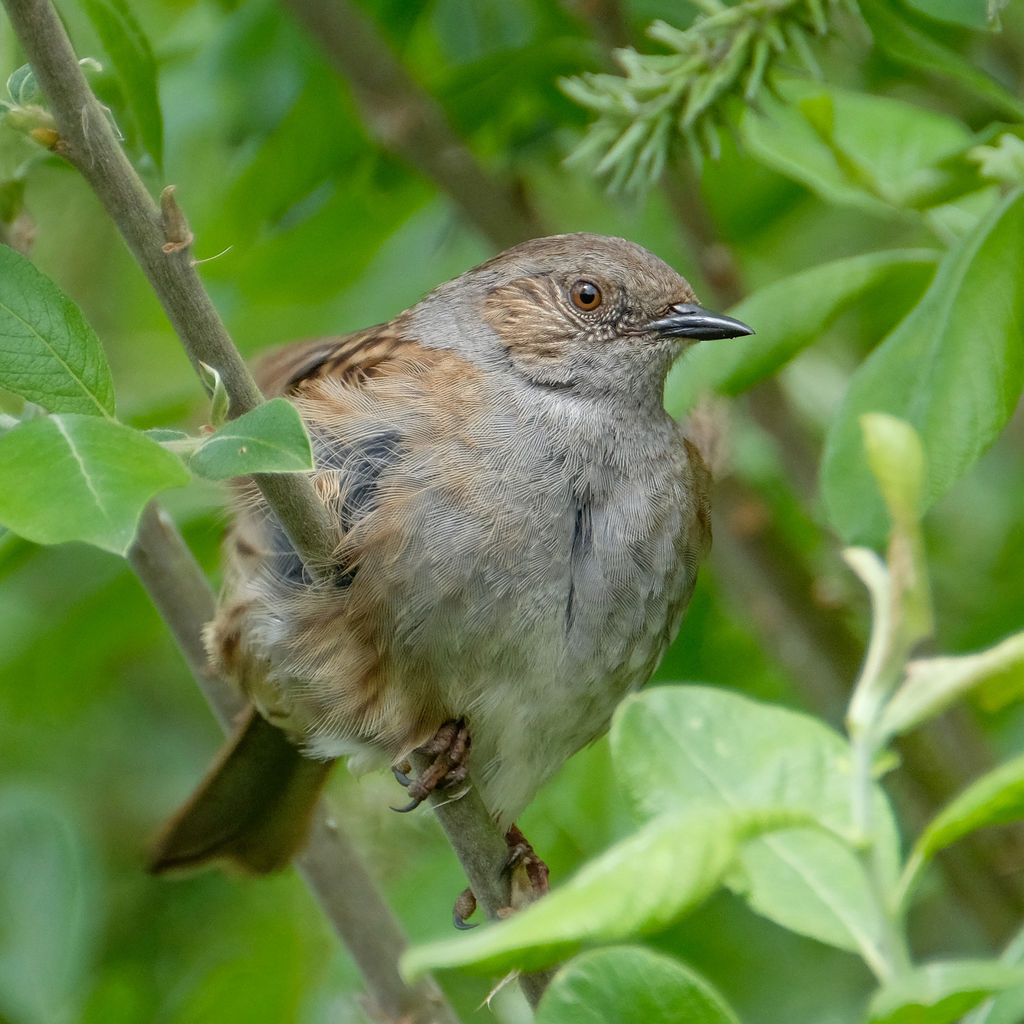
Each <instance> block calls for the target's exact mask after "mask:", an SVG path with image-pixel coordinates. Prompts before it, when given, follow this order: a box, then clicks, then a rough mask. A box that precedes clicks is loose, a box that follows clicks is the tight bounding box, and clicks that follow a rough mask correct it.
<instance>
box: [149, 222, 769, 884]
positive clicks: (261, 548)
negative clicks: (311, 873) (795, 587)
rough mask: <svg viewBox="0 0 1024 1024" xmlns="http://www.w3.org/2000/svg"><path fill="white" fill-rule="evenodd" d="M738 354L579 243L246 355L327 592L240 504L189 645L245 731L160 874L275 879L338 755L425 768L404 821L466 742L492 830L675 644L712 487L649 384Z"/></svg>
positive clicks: (593, 238) (648, 283)
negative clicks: (231, 873)
mask: <svg viewBox="0 0 1024 1024" xmlns="http://www.w3.org/2000/svg"><path fill="white" fill-rule="evenodd" d="M751 333H752V331H751V329H750V328H749V327H747V326H746V325H745V324H742V323H740V322H739V321H737V320H733V319H731V318H730V317H727V316H721V315H718V314H715V313H710V312H708V311H707V310H705V309H702V308H701V307H700V306H699V305H697V304H696V300H695V298H694V294H693V291H692V290H691V288H690V286H689V284H687V282H686V281H685V280H684V279H683V278H682V277H680V276H679V274H677V273H676V272H675V271H674V270H672V269H671V268H670V267H669V266H667V265H666V264H665V263H663V262H662V261H661V260H659V259H658V258H656V257H655V256H653V255H652V254H651V253H649V252H647V251H646V250H645V249H642V248H641V247H640V246H638V245H635V244H634V243H632V242H628V241H626V240H624V239H621V238H606V237H602V236H599V235H591V234H573V235H558V236H555V237H552V238H539V239H535V240H533V241H529V242H524V243H523V244H521V245H518V246H516V247H514V248H512V249H509V250H508V251H507V252H503V253H501V254H500V255H498V256H496V257H494V258H493V259H491V260H489V261H488V262H486V263H484V264H482V265H481V266H479V267H475V268H474V269H472V270H469V271H467V272H466V273H464V274H462V275H461V276H460V277H457V278H455V280H453V281H449V282H448V283H447V284H443V285H441V286H440V287H439V288H437V289H436V290H435V291H433V292H432V293H431V294H430V295H428V296H427V297H426V298H425V299H423V301H422V302H420V303H418V304H417V305H416V306H413V307H412V308H411V309H408V310H406V311H405V312H404V313H401V314H400V315H399V316H398V317H396V318H395V319H394V320H392V321H391V322H390V323H388V324H384V325H382V326H379V327H372V328H369V329H368V330H365V331H360V332H357V333H355V334H350V335H347V336H345V337H342V338H334V339H329V340H327V341H316V342H312V343H302V344H298V345H294V346H291V347H288V348H285V349H283V350H281V351H279V352H278V353H276V354H275V355H272V356H271V357H270V358H269V359H268V360H266V361H265V363H264V364H263V367H262V381H263V384H264V389H265V391H266V392H267V393H268V394H271V395H273V394H279V395H285V396H287V397H288V398H289V399H290V400H291V401H292V402H294V403H295V405H296V406H297V408H298V410H299V412H300V413H301V414H302V417H303V419H304V420H305V423H306V425H307V427H308V429H309V433H310V436H311V438H312V442H313V448H314V453H315V459H316V465H317V469H316V471H315V475H314V480H315V484H316V488H317V490H318V492H319V494H320V495H321V497H322V498H323V500H324V502H326V504H327V505H328V507H329V509H330V510H331V513H332V515H333V516H334V518H335V521H336V522H337V524H338V528H339V536H340V543H339V546H338V548H337V551H336V567H335V569H336V571H335V574H334V576H333V578H332V579H330V580H328V581H318V580H314V579H313V578H312V577H311V576H310V575H309V573H308V572H307V571H306V570H305V569H304V567H303V565H302V563H301V561H300V560H299V558H298V556H297V555H296V553H295V552H294V550H293V549H292V548H291V546H290V545H289V543H288V541H287V538H286V537H285V535H284V532H283V531H282V529H281V527H280V525H279V524H278V522H277V520H276V519H275V518H274V516H273V514H272V513H271V512H270V511H269V510H268V508H267V506H266V505H265V504H264V502H263V501H262V499H261V498H260V496H259V495H258V493H257V492H256V491H255V490H254V489H252V488H248V489H246V490H245V491H244V493H243V496H242V498H241V500H240V501H239V503H238V509H237V515H236V520H235V524H234V527H233V529H232V531H231V533H230V535H229V537H228V539H227V545H226V546H227V560H228V561H227V576H226V583H225V593H224V597H223V600H222V603H221V607H220V610H219V612H218V615H217V618H216V620H215V621H214V622H213V623H212V624H211V625H210V626H209V628H208V633H207V644H208V647H209V650H210V654H211V658H212V661H213V663H214V665H215V666H216V667H217V668H218V669H219V670H220V671H221V672H223V673H224V674H225V675H226V676H228V677H229V678H231V679H233V680H235V681H237V683H238V684H239V685H240V686H241V688H242V689H243V690H244V692H245V693H246V694H247V696H248V697H249V698H250V699H251V700H252V702H253V704H254V705H255V706H256V708H257V710H258V711H259V715H260V716H262V718H261V717H259V716H255V715H254V716H253V717H252V718H251V719H250V721H249V723H248V724H247V726H246V727H245V728H244V729H243V730H242V732H241V733H240V734H239V736H238V737H236V739H235V741H234V745H233V746H231V747H230V748H229V749H228V751H227V753H226V754H225V755H223V756H222V758H221V760H220V761H219V762H218V764H217V765H216V766H215V768H214V770H213V771H212V772H211V774H210V776H209V777H208V778H207V780H206V782H205V783H204V785H203V787H202V788H201V789H200V791H199V793H198V794H197V796H196V797H194V798H193V800H192V802H191V803H190V804H189V805H187V806H186V808H185V809H184V810H183V811H182V812H181V813H180V814H179V816H178V817H177V818H176V819H175V820H174V821H173V822H172V823H171V824H170V826H168V828H167V830H166V831H165V832H164V834H163V835H162V836H161V838H160V840H159V841H158V844H157V848H156V851H155V856H154V862H153V867H154V869H155V870H163V869H166V868H172V867H178V866H189V865H196V864H200V863H203V862H205V861H207V860H211V859H217V858H221V859H226V860H229V861H234V862H235V863H236V864H238V865H240V866H242V867H243V868H247V869H249V870H253V871H265V870H270V869H273V868H276V867H279V866H282V865H283V864H285V863H286V862H287V861H288V860H289V859H290V858H291V856H292V855H293V853H294V852H295V851H296V849H297V848H298V847H299V846H300V845H301V843H302V841H303V838H304V834H305V829H306V826H307V823H308V821H309V818H310V814H311V811H312V807H313V804H314V802H315V799H316V796H317V794H318V792H319V790H320V787H321V785H322V783H323V781H324V779H325V777H326V773H327V770H328V768H329V766H330V764H331V762H332V761H333V759H336V758H339V757H342V756H348V757H350V758H351V759H352V762H353V764H354V766H355V767H357V768H366V767H369V766H372V765H374V764H377V763H380V764H387V763H389V762H390V763H392V764H395V763H398V762H401V761H402V760H403V758H405V757H406V756H407V755H408V754H409V753H410V752H411V751H412V750H414V749H417V748H421V747H424V745H427V749H429V750H431V751H432V752H438V751H440V752H441V754H440V756H439V758H438V761H437V765H438V767H437V768H436V770H435V771H433V772H432V773H431V772H428V773H426V774H427V775H428V776H429V777H428V778H427V779H421V780H416V781H414V782H413V783H412V786H411V787H410V792H411V793H412V804H415V803H418V802H419V800H420V799H422V798H423V796H425V795H426V793H427V791H429V789H430V788H431V786H432V785H433V784H436V783H438V782H441V783H444V782H446V781H448V780H449V779H450V778H452V777H455V778H458V777H464V773H463V771H462V770H461V768H460V767H459V765H460V761H464V758H460V756H459V755H460V754H464V752H465V751H466V750H467V749H468V745H469V740H470V738H471V740H472V765H473V772H472V781H473V783H474V784H475V785H476V786H477V787H478V788H479V790H480V793H481V795H482V797H483V800H484V803H485V804H486V806H487V807H488V809H489V810H490V811H491V812H492V814H493V815H494V816H495V818H496V819H497V821H498V822H499V823H500V824H501V825H502V826H503V827H507V826H509V825H510V824H511V823H512V821H513V820H514V819H515V817H516V815H518V814H519V813H520V811H522V810H523V808H524V807H525V806H526V804H527V803H528V801H529V800H530V799H531V797H532V796H533V794H534V793H535V792H536V790H537V789H538V787H539V786H540V785H541V784H542V783H543V782H545V781H546V780H547V779H548V778H549V777H550V776H551V775H552V774H553V773H554V772H555V770H556V769H557V768H558V767H559V766H560V765H561V764H562V762H563V761H565V760H566V759H567V758H568V757H570V756H571V755H572V754H573V753H575V752H576V751H577V750H579V749H580V748H581V747H583V746H584V745H585V744H587V743H589V742H590V741H591V740H593V739H594V738H595V737H597V736H599V735H601V734H602V733H603V732H604V731H605V730H606V729H607V728H608V724H609V720H610V718H611V714H612V712H613V710H614V708H615V706H616V704H617V703H618V702H619V700H620V699H621V698H622V697H623V696H624V695H625V694H626V693H628V692H629V691H631V690H634V689H636V688H638V687H640V686H642V685H643V684H644V683H645V682H646V681H647V679H648V678H649V677H650V675H651V673H652V672H653V671H654V669H655V667H656V666H657V664H658V661H659V660H660V658H661V656H662V655H663V654H664V652H665V649H666V647H667V646H668V645H669V643H670V642H671V641H672V639H673V638H674V637H675V635H676V633H677V631H678V629H679V625H680V622H681V620H682V616H683V612H684V611H685V609H686V605H687V603H688V601H689V599H690V595H691V593H692V592H693V587H694V581H695V578H696V574H697V566H698V563H699V562H700V560H701V557H702V556H703V555H704V554H705V553H706V551H707V549H708V546H709V544H710V539H711V536H710V524H709V517H708V487H709V481H708V475H707V471H706V469H705V467H704V464H703V462H702V461H701V458H700V455H699V454H698V453H697V451H696V449H695V448H693V446H692V445H690V444H689V442H688V441H687V440H686V439H685V438H684V436H683V434H682V431H681V429H680V427H679V426H678V424H676V423H675V422H674V421H673V420H672V419H671V418H670V417H669V416H668V415H667V414H666V412H665V410H664V407H663V404H662V390H663V386H664V383H665V376H666V374H667V372H668V370H669V367H670V366H671V365H672V362H673V361H674V360H675V359H676V357H677V356H678V355H679V354H680V353H681V352H682V350H683V349H684V348H685V347H686V346H687V345H688V344H690V343H691V342H693V341H696V340H699V339H702V338H730V337H736V336H739V335H745V334H751ZM267 722H269V723H271V724H272V725H273V726H275V727H276V728H271V727H270V726H268V725H267V724H266V723H267ZM278 730H281V731H280V732H279V731H278ZM285 735H287V737H288V739H287V740H286V739H285V738H284V737H285ZM293 744H295V745H294V746H293ZM299 750H301V751H302V755H304V756H300V754H299V753H298V751H299ZM453 765H454V766H455V767H454V768H453Z"/></svg>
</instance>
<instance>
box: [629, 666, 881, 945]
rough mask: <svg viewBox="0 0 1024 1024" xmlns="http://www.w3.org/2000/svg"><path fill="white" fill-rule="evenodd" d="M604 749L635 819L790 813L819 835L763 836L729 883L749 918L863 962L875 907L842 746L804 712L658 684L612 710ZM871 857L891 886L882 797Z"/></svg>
mask: <svg viewBox="0 0 1024 1024" xmlns="http://www.w3.org/2000/svg"><path fill="white" fill-rule="evenodd" d="M611 738H612V751H613V756H614V760H615V764H616V766H617V769H618V772H619V778H620V780H621V781H622V783H623V785H624V786H625V789H626V792H627V795H628V796H629V798H630V799H631V801H632V803H633V805H634V807H635V808H636V810H637V812H638V813H640V814H642V815H644V816H646V817H650V816H652V815H655V814H660V813H664V812H666V811H670V810H672V809H675V808H689V809H690V811H691V812H696V811H697V810H702V811H708V812H712V811H717V812H718V813H723V812H729V813H733V814H736V813H744V812H749V811H750V810H752V809H757V808H766V809H767V808H771V809H776V810H779V809H788V810H790V811H791V812H793V813H797V812H799V813H802V814H804V815H805V816H806V817H807V818H808V819H810V820H812V821H815V822H818V823H820V825H821V828H820V829H806V828H804V829H799V830H797V829H794V830H790V831H785V832H782V831H778V832H772V833H770V834H767V835H765V836H763V837H761V838H760V839H757V840H756V841H752V842H750V843H748V844H745V845H744V846H743V847H742V849H741V850H740V851H739V858H740V863H741V865H742V868H743V871H742V874H734V875H733V876H730V885H731V886H732V888H734V889H735V890H736V891H737V892H738V893H739V894H740V895H741V896H742V897H743V898H744V899H746V900H747V902H748V903H749V904H750V905H751V907H752V908H753V909H754V910H756V911H757V912H758V913H760V914H763V915H764V916H765V917H769V918H771V919H772V920H774V921H776V922H778V923H779V924H782V925H784V926H785V927H787V928H790V929H792V930H793V931H797V932H801V933H802V934H805V935H810V936H812V937H813V938H816V939H818V940H820V941H822V942H827V943H829V944H831V945H834V946H838V947H840V948H843V949H857V950H860V951H861V952H862V953H865V954H866V955H868V956H871V955H873V954H874V952H875V951H877V949H878V948H879V944H880V942H881V935H882V929H883V923H882V921H881V920H880V917H879V914H880V911H879V908H878V902H877V899H876V898H875V896H874V894H873V893H872V891H871V886H870V884H869V882H868V880H867V878H866V877H865V874H864V871H863V867H862V865H861V862H860V860H859V859H858V857H857V854H856V852H855V851H854V850H853V849H852V847H851V846H850V844H849V843H847V842H845V841H844V840H843V839H841V838H837V836H844V835H847V834H849V833H850V832H851V831H852V819H851V808H850V794H851V788H852V787H851V779H850V768H849V765H850V753H849V747H848V745H847V744H846V742H845V741H844V740H843V739H842V738H841V737H840V736H838V735H837V734H836V733H834V732H833V731H832V730H831V729H829V728H827V727H826V726H824V725H823V724H822V723H821V722H819V721H817V720H816V719H813V718H811V717H809V716H807V715H803V714H799V713H797V712H794V711H789V710H786V709H784V708H778V707H772V706H770V705H766V704H761V703H759V702H757V701H753V700H750V699H749V698H747V697H742V696H740V695H738V694H735V693H730V692H728V691H726V690H721V689H711V688H707V687H699V686H686V687H681V686H680V687H659V688H657V689H654V690H649V691H647V692H645V693H643V694H639V695H637V696H635V697H630V698H629V699H628V700H627V701H626V702H625V703H624V704H623V705H621V706H620V708H619V710H618V712H617V713H616V716H615V719H614V721H613V724H612V737H611ZM873 817H874V835H873V839H874V841H875V842H876V843H877V844H878V860H879V863H880V864H881V866H882V868H883V870H884V872H885V874H886V876H887V879H888V880H889V881H888V882H887V884H891V885H892V886H895V880H896V869H897V859H898V841H897V836H896V829H895V825H894V823H893V819H892V814H891V811H890V809H889V807H888V804H887V803H886V801H885V799H884V797H883V796H882V794H881V792H880V791H876V792H875V800H874V804H873Z"/></svg>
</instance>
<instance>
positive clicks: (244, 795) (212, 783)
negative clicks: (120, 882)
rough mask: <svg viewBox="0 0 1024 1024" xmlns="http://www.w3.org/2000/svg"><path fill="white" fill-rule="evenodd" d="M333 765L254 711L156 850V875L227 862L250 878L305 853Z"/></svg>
mask: <svg viewBox="0 0 1024 1024" xmlns="http://www.w3.org/2000/svg"><path fill="white" fill-rule="evenodd" d="M332 764H333V762H332V761H313V760H310V759H309V758H307V757H303V755H302V754H301V753H299V751H298V750H297V749H296V747H295V746H294V745H293V744H292V743H290V742H289V740H288V738H287V737H286V736H285V734H284V733H283V732H281V730H280V729H277V728H275V727H274V726H272V725H270V724H269V723H268V722H267V721H266V720H265V719H263V718H262V717H261V716H260V715H259V714H257V713H256V712H255V711H253V712H252V713H251V714H250V715H249V717H248V719H247V720H246V721H245V723H244V724H243V725H242V727H241V728H240V729H239V731H238V732H237V733H236V734H235V736H234V737H233V738H232V739H231V740H230V741H229V742H228V743H227V745H226V746H225V747H224V749H223V750H222V752H221V754H220V756H219V757H218V759H217V761H216V763H215V764H214V765H213V767H212V768H211V769H210V772H209V774H208V775H207V776H206V778H205V779H204V780H203V782H202V783H201V784H200V786H199V788H198V789H197V790H196V792H195V793H194V794H193V795H192V797H191V798H190V799H189V801H188V803H186V804H185V806H184V807H182V809H181V810H180V811H179V812H178V813H177V814H176V815H175V817H174V818H173V819H172V820H171V821H170V822H169V823H168V824H167V825H166V826H165V828H164V829H163V831H162V832H161V833H160V834H159V835H158V836H157V838H156V840H155V841H154V843H153V845H152V847H151V850H150V861H149V870H150V871H151V872H153V873H154V874H162V873H163V872H165V871H173V870H176V869H182V868H198V867H204V866H206V865H208V864H210V863H211V862H214V861H224V862H227V863H228V864H231V865H233V866H235V867H237V868H240V869H241V870H242V871H245V872H247V873H250V874H264V873H266V872H269V871H276V870H278V869H279V868H283V867H284V866H285V865H286V864H288V862H289V861H290V860H291V859H292V857H294V856H295V854H296V853H297V852H298V851H299V850H300V849H301V847H302V845H303V843H304V842H305V840H306V836H307V834H308V832H309V826H310V821H311V819H312V816H313V809H314V808H315V806H316V803H317V799H318V797H319V796H320V792H321V790H322V789H323V786H324V783H325V782H326V781H327V775H328V773H329V772H330V770H331V766H332Z"/></svg>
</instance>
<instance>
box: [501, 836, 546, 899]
mask: <svg viewBox="0 0 1024 1024" xmlns="http://www.w3.org/2000/svg"><path fill="white" fill-rule="evenodd" d="M505 843H506V845H507V846H508V860H507V861H506V862H505V870H506V871H507V872H508V873H509V874H511V876H512V886H513V892H512V906H513V908H514V909H516V910H518V909H519V907H521V906H525V905H526V904H527V903H532V902H533V901H534V900H537V899H540V897H541V896H543V895H544V894H545V893H546V892H547V891H548V890H549V889H550V888H551V886H550V884H549V881H548V877H549V875H550V871H549V870H548V866H547V864H545V863H544V861H542V860H541V859H540V857H538V856H537V851H536V850H534V848H533V846H532V845H531V844H530V842H529V841H528V840H527V838H526V836H524V835H523V833H522V832H521V831H520V830H519V826H518V825H512V826H511V827H510V828H509V830H508V831H507V832H506V833H505ZM517 872H520V873H521V875H525V877H526V882H527V884H526V885H523V884H522V883H521V882H520V889H521V890H522V891H521V893H520V899H519V902H518V903H517V902H516V895H517V894H516V880H517Z"/></svg>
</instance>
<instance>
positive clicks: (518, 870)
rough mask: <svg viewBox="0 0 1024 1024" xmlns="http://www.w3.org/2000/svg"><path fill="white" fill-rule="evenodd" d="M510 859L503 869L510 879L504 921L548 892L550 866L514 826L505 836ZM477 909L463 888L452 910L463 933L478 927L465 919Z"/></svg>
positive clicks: (456, 925) (473, 898)
mask: <svg viewBox="0 0 1024 1024" xmlns="http://www.w3.org/2000/svg"><path fill="white" fill-rule="evenodd" d="M505 843H506V845H507V846H508V857H507V858H506V859H505V863H504V865H503V866H502V873H503V874H507V875H508V876H509V889H510V893H509V905H508V906H507V907H502V908H501V909H500V910H499V911H498V917H500V918H505V917H508V916H509V915H510V914H513V913H515V912H516V911H517V910H521V909H522V908H523V907H525V906H526V905H527V904H529V903H533V902H534V900H537V899H540V897H541V896H543V895H544V894H545V893H546V892H547V891H548V889H549V888H550V886H549V884H548V875H549V871H548V866H547V864H545V863H544V861H542V860H541V859H540V857H538V856H537V853H536V851H535V850H534V848H533V847H532V846H531V845H530V843H529V841H528V840H527V838H526V836H524V835H523V833H522V832H521V831H520V830H519V827H518V826H517V825H513V826H512V827H511V828H510V829H509V830H508V831H507V832H506V833H505ZM475 910H476V896H475V895H474V894H473V890H472V889H463V890H462V892H461V893H459V897H458V899H457V900H456V901H455V906H454V907H453V908H452V922H453V923H454V925H455V927H456V928H458V929H459V930H460V931H465V930H468V929H469V928H475V927H476V925H475V924H469V923H468V922H467V920H466V918H468V917H470V916H471V915H472V913H473V912H474V911H475Z"/></svg>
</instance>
